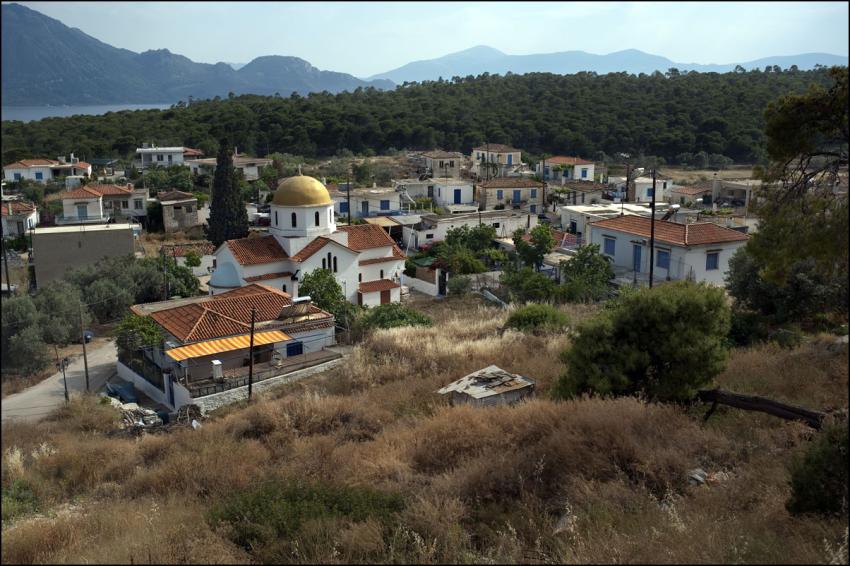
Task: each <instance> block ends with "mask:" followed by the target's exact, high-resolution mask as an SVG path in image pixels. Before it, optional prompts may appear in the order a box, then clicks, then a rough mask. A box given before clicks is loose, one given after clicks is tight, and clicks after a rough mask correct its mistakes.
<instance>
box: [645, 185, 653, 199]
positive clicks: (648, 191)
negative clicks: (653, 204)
mask: <svg viewBox="0 0 850 566" xmlns="http://www.w3.org/2000/svg"><path fill="white" fill-rule="evenodd" d="M654 196H655V189H653V188H652V187H650V188H648V189H646V198H652V197H654Z"/></svg>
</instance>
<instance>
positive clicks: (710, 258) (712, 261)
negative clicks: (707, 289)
mask: <svg viewBox="0 0 850 566" xmlns="http://www.w3.org/2000/svg"><path fill="white" fill-rule="evenodd" d="M718 256H719V254H718V253H717V252H714V253H710V254H707V255H706V256H705V270H706V271H711V270H712V269H717V267H718Z"/></svg>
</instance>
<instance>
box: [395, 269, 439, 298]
mask: <svg viewBox="0 0 850 566" xmlns="http://www.w3.org/2000/svg"><path fill="white" fill-rule="evenodd" d="M401 284H402V285H407V286H408V287H410V288H411V289H416V290H417V291H419V292H420V293H425V294H426V295H429V296H431V297H436V296H437V295H439V294H440V293H439V287H437V284H436V283H429V282H427V281H423V280H422V279H417V278H416V277H410V276H409V275H404V274H402V276H401Z"/></svg>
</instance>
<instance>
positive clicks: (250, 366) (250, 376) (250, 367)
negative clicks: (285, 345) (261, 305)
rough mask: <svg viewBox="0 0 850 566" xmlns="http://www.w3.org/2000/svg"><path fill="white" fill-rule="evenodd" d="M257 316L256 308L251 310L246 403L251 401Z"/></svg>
mask: <svg viewBox="0 0 850 566" xmlns="http://www.w3.org/2000/svg"><path fill="white" fill-rule="evenodd" d="M256 316H257V308H256V307H253V308H252V309H251V344H250V346H249V347H248V357H249V360H248V401H250V400H251V389H252V388H253V387H252V386H253V384H254V319H255V318H256Z"/></svg>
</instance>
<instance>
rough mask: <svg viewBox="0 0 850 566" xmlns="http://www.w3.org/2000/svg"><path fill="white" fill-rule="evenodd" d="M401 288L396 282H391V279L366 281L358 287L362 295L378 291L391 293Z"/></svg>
mask: <svg viewBox="0 0 850 566" xmlns="http://www.w3.org/2000/svg"><path fill="white" fill-rule="evenodd" d="M398 287H401V285H399V284H398V283H396V282H395V281H390V280H389V279H376V280H374V281H364V282H363V283H361V284H360V286H359V287H358V289H357V290H358V291H360V292H361V293H375V292H377V291H389V290H390V289H397V288H398Z"/></svg>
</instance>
